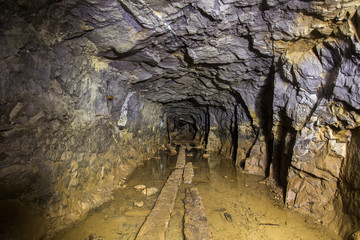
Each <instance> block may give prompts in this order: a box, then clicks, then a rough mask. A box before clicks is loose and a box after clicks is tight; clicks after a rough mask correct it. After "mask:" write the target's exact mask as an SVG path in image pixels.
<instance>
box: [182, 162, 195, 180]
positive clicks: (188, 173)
mask: <svg viewBox="0 0 360 240" xmlns="http://www.w3.org/2000/svg"><path fill="white" fill-rule="evenodd" d="M193 177H194V169H193V165H192V162H188V163H187V164H186V165H185V169H184V183H188V184H190V183H192V179H193Z"/></svg>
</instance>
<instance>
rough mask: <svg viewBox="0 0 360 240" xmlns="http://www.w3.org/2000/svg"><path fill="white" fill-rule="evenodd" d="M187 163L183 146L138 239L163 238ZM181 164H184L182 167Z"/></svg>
mask: <svg viewBox="0 0 360 240" xmlns="http://www.w3.org/2000/svg"><path fill="white" fill-rule="evenodd" d="M184 165H185V148H184V147H181V149H180V152H179V156H178V159H177V163H176V166H177V167H176V169H175V170H174V171H173V172H172V173H171V175H170V177H169V178H168V180H167V181H166V183H165V186H164V187H163V188H162V190H161V192H160V195H159V197H158V199H157V200H156V203H155V206H154V208H153V209H152V210H151V212H150V213H149V215H148V216H147V218H146V220H145V222H144V224H143V225H142V226H141V228H140V231H139V233H138V234H137V236H136V240H163V239H165V232H166V230H167V228H168V225H169V221H170V217H171V212H172V210H173V209H174V205H175V200H176V195H177V192H178V190H179V186H180V184H181V180H182V175H183V171H184ZM180 166H183V167H182V168H181V167H180Z"/></svg>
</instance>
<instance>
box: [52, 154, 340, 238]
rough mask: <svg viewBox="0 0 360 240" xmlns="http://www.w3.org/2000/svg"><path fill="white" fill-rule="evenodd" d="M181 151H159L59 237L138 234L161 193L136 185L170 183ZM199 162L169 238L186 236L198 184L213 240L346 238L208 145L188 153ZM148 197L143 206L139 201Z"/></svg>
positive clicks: (178, 206) (174, 215) (177, 208)
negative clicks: (188, 203)
mask: <svg viewBox="0 0 360 240" xmlns="http://www.w3.org/2000/svg"><path fill="white" fill-rule="evenodd" d="M175 161H176V156H170V155H168V154H167V152H159V154H158V156H157V157H156V158H154V159H152V160H150V161H146V162H145V163H144V165H143V166H140V167H138V168H137V169H136V170H135V171H134V172H133V174H132V175H131V176H130V177H129V178H128V179H127V182H126V184H127V186H128V187H127V188H126V189H120V190H119V191H117V192H115V193H114V201H112V202H109V203H107V204H104V205H103V206H102V207H100V208H98V209H97V210H96V211H92V212H91V213H90V214H89V216H88V217H87V218H86V219H85V220H84V221H82V222H80V223H79V224H76V225H75V226H74V227H73V228H72V229H70V230H68V231H67V232H64V233H62V234H60V235H59V236H58V237H57V238H55V239H57V240H59V239H61V240H72V239H80V240H84V239H103V240H107V239H129V240H130V239H135V237H136V234H137V232H138V231H139V229H140V227H141V225H142V223H143V222H144V220H145V218H146V216H147V214H148V213H149V212H150V210H151V209H152V207H153V206H154V203H155V201H156V198H157V196H158V194H156V195H154V196H151V197H147V196H145V195H143V194H141V192H139V191H136V190H135V189H134V188H133V187H134V186H135V185H138V184H144V185H146V186H147V187H157V188H159V189H161V188H162V186H163V185H164V183H165V181H166V179H167V177H168V176H169V175H170V173H171V172H172V171H173V170H174V167H175ZM187 161H191V162H193V166H194V172H195V176H194V179H193V180H194V181H193V184H191V185H185V184H182V185H181V187H180V189H179V192H178V197H177V199H176V204H175V208H174V210H173V213H172V217H171V220H170V223H169V228H168V230H167V232H166V239H167V240H179V239H183V231H182V227H183V214H184V203H183V201H182V200H183V199H184V197H185V188H186V187H189V186H196V187H197V188H198V190H199V192H200V194H201V196H202V198H203V205H204V207H205V211H206V215H207V219H208V223H209V227H210V230H211V232H212V235H213V239H216V240H220V239H240V240H241V239H244V240H245V239H247V240H258V239H274V240H275V239H276V240H281V239H286V240H288V239H290V240H295V239H296V240H300V239H304V240H305V239H306V240H311V239H314V240H325V239H326V240H329V239H334V240H337V239H340V238H338V237H337V236H334V235H332V233H330V232H328V231H327V230H326V229H325V228H324V227H322V226H321V225H319V224H317V223H316V221H315V220H313V219H311V218H309V217H304V216H302V215H299V214H297V213H295V212H291V211H289V210H287V209H285V208H284V207H283V205H282V204H281V203H279V202H277V201H276V200H274V199H273V198H272V196H271V191H270V189H269V188H268V187H267V186H265V185H263V184H260V183H259V180H262V179H261V178H259V177H257V176H251V175H245V174H240V173H237V172H236V170H235V168H234V167H233V165H232V163H231V160H230V159H223V158H219V157H216V156H215V157H214V156H210V158H203V151H202V150H196V149H194V150H192V151H191V152H188V156H187ZM135 201H137V202H139V201H143V202H144V206H143V207H136V206H134V202H135Z"/></svg>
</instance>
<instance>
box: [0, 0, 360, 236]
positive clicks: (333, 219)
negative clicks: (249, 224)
mask: <svg viewBox="0 0 360 240" xmlns="http://www.w3.org/2000/svg"><path fill="white" fill-rule="evenodd" d="M359 6H360V1H358V0H355V1H354V0H339V1H337V0H336V1H335V0H329V1H305V0H278V1H273V0H264V1H262V0H249V1H233V0H211V1H208V0H199V1H195V0H184V1H177V0H175V1H166V0H161V1H154V0H142V1H130V0H118V1H117V0H110V1H105V2H104V1H97V0H91V1H90V0H85V1H73V2H69V1H61V0H60V1H55V2H53V1H48V0H39V1H34V2H30V1H7V0H2V1H0V9H1V10H0V11H1V12H0V20H1V29H0V30H1V31H0V41H1V44H0V48H1V60H0V61H1V64H0V79H1V81H0V86H1V87H0V97H1V99H0V106H1V110H0V111H1V141H0V144H1V149H4V150H1V151H2V152H1V153H0V158H1V162H0V164H1V170H0V179H1V180H2V181H1V184H0V187H1V189H4V192H5V193H6V194H5V195H4V196H6V197H4V198H6V199H15V198H16V199H21V200H22V201H23V202H28V203H30V202H41V203H42V205H43V209H44V211H45V212H46V213H48V218H49V219H51V220H49V222H51V223H52V224H53V226H52V227H51V228H52V229H53V230H56V229H58V227H59V226H60V225H62V224H63V223H66V224H67V223H70V222H71V221H73V220H75V219H77V218H78V217H79V216H80V215H81V214H82V213H84V212H86V210H87V209H89V208H91V207H92V206H95V205H97V204H99V203H101V202H103V199H102V198H103V197H102V196H104V199H107V198H108V197H109V196H110V194H109V192H110V190H112V189H114V188H116V186H117V185H118V184H119V183H120V180H121V178H123V177H124V176H125V175H126V174H127V173H129V172H130V171H131V169H133V168H134V167H135V166H136V165H137V164H140V162H141V159H144V157H146V155H147V154H149V152H151V151H153V150H154V149H156V146H158V145H159V144H161V143H163V142H165V141H166V139H167V138H166V137H167V130H166V125H167V119H168V117H169V118H170V119H172V121H173V123H174V122H181V125H184V124H185V125H186V123H187V124H188V125H189V126H192V128H193V129H192V130H193V131H194V133H195V140H196V141H198V143H200V144H204V145H206V147H207V148H208V149H209V150H212V151H216V152H217V153H220V154H222V155H224V156H225V157H229V158H232V159H233V161H234V163H235V164H236V165H237V166H238V167H239V169H241V170H242V171H244V172H247V173H251V174H257V175H262V176H267V177H269V180H271V182H273V183H275V184H277V185H279V186H280V187H281V188H282V189H283V191H284V200H285V202H286V204H287V206H288V207H289V208H293V209H295V210H298V211H301V212H303V213H306V214H312V215H314V216H315V217H316V218H318V219H319V221H321V222H323V223H325V224H327V225H329V226H331V227H332V228H333V229H334V230H335V231H337V232H340V234H342V235H343V236H345V235H347V234H351V233H352V232H353V231H356V230H357V229H358V228H359V227H360V226H359V214H358V213H357V211H352V209H355V206H357V205H356V204H357V201H358V200H359V199H358V197H357V196H358V193H359V189H358V187H357V185H356V182H357V177H356V176H355V174H354V169H356V166H357V165H356V162H357V158H356V156H355V155H356V154H355V152H356V150H355V149H356V144H357V143H356V142H357V140H356V139H357V135H358V131H357V128H358V127H359V125H360V120H359V112H360V92H359V87H358V86H359V59H360V58H359V54H360V50H359V49H360V45H359V42H360V41H359V33H360V28H359V26H360V12H359V10H358V8H359ZM174 131H178V132H181V130H180V129H177V130H176V129H174ZM95 183H96V184H97V185H98V186H99V187H98V188H94V184H95ZM99 196H101V197H99ZM37 204H38V203H37ZM40 205H41V204H40ZM66 224H65V225H66ZM339 226H342V227H339Z"/></svg>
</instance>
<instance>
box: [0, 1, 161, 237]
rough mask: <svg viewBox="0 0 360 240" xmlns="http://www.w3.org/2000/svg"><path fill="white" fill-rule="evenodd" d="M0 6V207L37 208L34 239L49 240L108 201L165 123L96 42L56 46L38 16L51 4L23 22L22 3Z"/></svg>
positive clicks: (80, 40)
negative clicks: (11, 204) (104, 56)
mask: <svg viewBox="0 0 360 240" xmlns="http://www.w3.org/2000/svg"><path fill="white" fill-rule="evenodd" d="M34 4H35V3H34ZM4 6H5V8H2V10H1V14H0V15H1V22H2V25H1V27H2V29H1V30H2V31H1V37H0V38H1V44H0V45H1V46H0V49H1V50H0V52H1V60H0V61H1V64H0V65H1V66H0V72H1V73H0V74H1V77H0V78H1V87H0V97H1V99H0V112H1V121H0V126H1V127H0V134H1V135H0V149H1V150H0V152H1V153H0V192H1V197H0V198H1V199H0V202H1V206H3V204H7V203H8V202H9V201H10V200H11V201H14V202H16V201H20V202H22V203H23V204H24V205H25V206H26V207H27V208H29V209H38V211H42V213H41V214H42V215H43V216H44V217H45V220H43V221H41V222H39V226H41V225H43V227H42V228H41V227H38V228H36V229H38V232H37V236H38V237H39V236H40V237H41V235H42V236H44V234H45V233H46V234H47V236H50V235H52V234H53V233H54V232H56V231H57V230H59V229H61V228H64V227H66V226H69V225H70V224H71V223H73V222H74V221H76V220H79V219H80V218H81V217H82V216H84V214H86V213H87V211H89V210H90V209H91V208H94V207H96V206H99V205H100V204H102V203H104V202H105V201H108V200H110V199H111V191H112V190H114V189H117V188H119V187H120V185H121V184H122V183H123V181H124V178H125V177H126V176H127V175H129V174H130V173H131V172H132V170H133V169H134V168H135V167H136V166H138V165H139V164H141V163H142V162H143V161H144V160H146V159H147V158H148V157H149V156H151V155H153V154H154V153H155V151H156V150H157V149H158V147H159V146H161V145H162V144H163V143H165V142H166V135H165V133H166V130H164V129H166V123H165V119H163V116H164V114H163V110H162V106H161V105H159V104H156V103H153V102H150V101H148V100H147V99H146V98H144V96H143V95H142V94H141V92H139V91H135V90H132V89H131V86H130V85H129V83H128V82H127V81H125V80H121V76H120V73H119V71H118V69H116V68H115V67H113V66H111V65H110V62H109V61H102V60H100V58H99V57H98V55H97V53H98V51H99V49H98V46H95V45H94V44H93V43H92V42H91V41H90V40H88V39H85V38H74V37H71V36H70V37H69V36H68V37H67V38H68V39H67V40H59V39H57V36H56V34H55V35H53V32H52V31H54V30H55V29H54V28H53V27H52V28H50V27H49V28H46V27H43V25H44V24H52V25H54V26H55V28H56V26H57V25H56V23H54V21H55V19H52V18H49V17H50V16H47V17H44V16H43V15H44V14H50V12H47V10H51V12H52V13H54V12H55V13H56V12H57V11H58V10H57V9H56V8H54V9H53V8H52V7H53V6H50V7H49V8H50V9H49V8H48V7H45V9H43V10H41V11H39V12H37V14H39V16H29V15H27V14H28V13H27V12H26V11H32V10H33V9H28V8H26V6H25V10H24V9H22V8H21V7H22V6H15V5H13V4H10V6H8V8H6V7H7V5H6V4H4V3H3V5H2V7H4ZM29 7H32V6H29ZM17 8H18V9H17ZM13 11H15V12H16V13H17V14H14V12H13ZM22 14H24V16H22ZM50 15H51V17H58V18H59V19H60V17H61V19H63V18H62V17H63V16H56V15H52V14H50ZM37 21H38V22H37ZM47 21H48V22H47ZM5 23H7V24H6V25H5ZM65 30H66V29H65ZM63 34H70V33H68V32H64V33H63ZM16 211H18V209H15V208H14V209H13V212H12V213H9V214H10V216H11V214H12V215H15V212H16ZM19 217H20V218H21V216H19ZM9 218H10V217H9ZM29 221H30V222H31V221H32V219H29ZM29 226H30V225H29ZM1 227H2V228H1V230H2V231H1V232H2V233H4V232H5V233H6V231H8V230H10V227H9V226H8V225H7V224H5V226H3V225H2V224H1ZM3 227H4V229H3ZM23 231H24V232H25V233H26V232H27V231H31V230H29V229H24V230H23ZM32 231H34V230H32ZM24 235H25V236H21V237H20V238H21V239H28V237H29V236H26V234H24ZM40 237H39V239H40ZM0 238H1V237H0Z"/></svg>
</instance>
